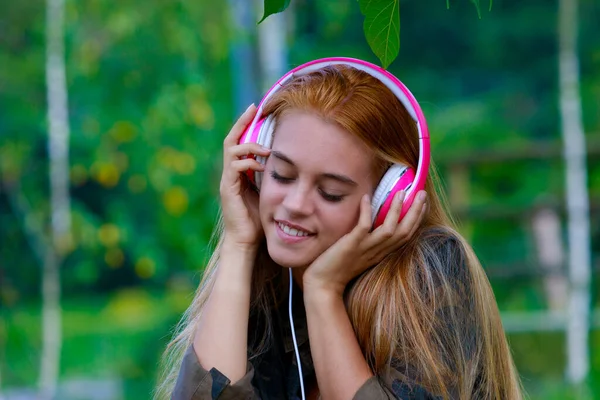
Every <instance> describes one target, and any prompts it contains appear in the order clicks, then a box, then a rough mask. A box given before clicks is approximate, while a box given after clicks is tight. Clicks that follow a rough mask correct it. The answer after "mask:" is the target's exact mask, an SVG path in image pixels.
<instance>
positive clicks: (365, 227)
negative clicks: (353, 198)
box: [351, 194, 372, 240]
mask: <svg viewBox="0 0 600 400" xmlns="http://www.w3.org/2000/svg"><path fill="white" fill-rule="evenodd" d="M371 225H372V222H371V200H370V196H369V195H367V194H365V195H364V196H363V197H362V198H361V199H360V211H359V216H358V223H357V224H356V227H354V229H353V230H352V232H351V234H352V236H353V238H354V239H355V240H362V239H363V238H364V237H365V236H366V235H368V234H369V232H370V231H371Z"/></svg>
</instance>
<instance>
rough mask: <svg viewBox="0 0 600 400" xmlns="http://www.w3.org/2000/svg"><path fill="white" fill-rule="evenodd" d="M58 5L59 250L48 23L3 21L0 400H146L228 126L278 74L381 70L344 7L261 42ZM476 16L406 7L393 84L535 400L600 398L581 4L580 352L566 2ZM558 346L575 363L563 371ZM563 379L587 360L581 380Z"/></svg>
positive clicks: (189, 270) (599, 41)
mask: <svg viewBox="0 0 600 400" xmlns="http://www.w3.org/2000/svg"><path fill="white" fill-rule="evenodd" d="M48 3H51V1H49V2H48ZM64 7H65V19H64V26H63V28H64V29H63V31H62V33H61V34H60V35H63V36H60V35H59V37H64V62H65V66H66V85H65V87H66V88H67V94H68V115H67V116H68V127H67V128H68V131H69V132H70V136H69V138H68V148H67V149H66V150H67V152H68V153H67V154H68V159H66V160H67V161H68V164H66V165H67V167H68V169H67V170H65V171H64V174H65V177H66V179H68V181H67V182H66V183H67V185H66V186H65V187H66V188H67V189H68V190H67V191H66V192H64V193H63V195H64V198H62V200H61V199H60V198H59V206H60V204H62V206H63V207H64V206H65V204H66V205H67V206H68V207H66V208H65V209H66V210H67V211H68V213H67V214H63V215H62V217H61V216H60V214H59V217H61V218H62V219H60V218H59V220H60V221H63V222H64V221H69V223H68V224H67V225H65V224H63V228H62V229H67V231H68V232H70V233H69V234H68V235H65V236H64V237H62V239H61V240H56V238H55V239H54V240H53V239H52V238H53V235H52V232H53V231H54V232H56V229H61V228H60V226H59V227H58V228H57V226H58V225H60V224H58V225H55V226H54V227H53V225H52V224H51V214H52V211H53V206H52V204H55V205H56V204H57V203H52V201H51V195H52V192H53V190H54V189H51V188H52V185H51V183H52V182H51V180H50V164H51V162H58V163H60V159H58V161H57V160H56V159H53V158H52V157H51V151H49V149H52V148H53V147H52V146H49V128H50V124H49V123H48V100H47V86H46V83H47V78H46V73H47V71H46V67H47V64H48V65H59V64H60V63H59V64H52V63H48V61H49V58H51V56H49V55H48V54H47V52H46V50H47V46H46V44H47V43H48V38H49V36H50V35H52V33H50V32H48V31H47V27H48V25H49V23H50V24H51V23H52V21H50V22H49V21H47V20H46V15H47V3H45V2H43V1H41V0H25V1H6V2H3V3H2V5H1V6H0V312H1V319H0V398H5V399H33V398H37V397H36V396H37V395H36V393H37V391H38V386H39V385H40V383H41V384H42V386H44V387H46V388H47V387H52V386H53V383H52V381H53V380H54V375H56V376H57V377H58V386H57V393H58V394H57V396H56V398H59V399H73V400H74V399H82V400H83V399H102V400H112V399H114V400H118V399H128V400H129V399H131V400H138V399H139V400H142V399H149V398H150V397H151V390H152V388H153V384H154V381H155V378H156V373H157V362H158V360H159V357H160V354H161V352H162V350H163V348H164V345H165V344H166V342H167V341H168V339H169V335H170V331H171V329H172V328H173V326H174V324H176V322H177V321H178V319H179V318H180V316H181V314H182V312H183V311H184V310H185V308H186V307H187V305H188V304H189V302H190V300H191V298H192V295H193V291H194V289H195V287H196V285H197V284H198V282H199V279H200V277H201V274H202V269H203V266H204V263H205V261H206V260H207V254H208V253H209V251H210V247H209V238H210V233H211V229H212V226H213V223H214V222H215V218H216V214H217V209H218V197H217V195H218V181H219V179H220V168H221V161H220V158H221V144H222V140H223V138H224V135H225V134H226V133H227V132H228V130H229V128H230V126H231V124H232V123H233V121H234V120H235V119H236V118H237V116H238V115H239V114H240V113H241V111H242V110H243V109H245V108H246V106H247V105H248V104H250V103H251V102H256V103H257V102H258V101H259V100H260V98H261V95H262V93H263V91H264V90H265V88H267V87H268V86H270V85H271V84H272V83H273V82H274V81H275V80H276V78H277V77H278V76H279V75H281V74H282V73H284V72H285V71H287V70H288V69H290V68H292V67H293V66H296V65H299V64H301V63H304V62H306V61H309V60H311V59H314V58H318V57H327V56H349V57H357V58H363V59H366V60H368V61H371V62H374V63H377V64H379V60H378V59H377V58H376V57H375V56H374V54H373V53H372V52H371V50H370V48H369V46H368V44H367V42H366V40H365V37H364V34H363V30H362V23H363V17H362V16H361V14H360V9H359V7H358V3H357V2H356V1H353V0H293V1H292V2H291V6H290V8H288V9H287V10H286V11H285V12H284V13H282V14H278V15H276V16H272V17H270V18H268V19H267V20H266V21H265V22H264V23H263V24H261V25H257V22H258V21H259V20H260V17H261V15H262V9H261V4H260V2H253V1H251V0H228V1H221V2H214V1H209V0H179V1H164V0H146V1H143V2H142V1H139V0H121V1H118V2H115V1H106V0H85V1H73V0H66V3H65V4H64ZM487 7H488V5H487V3H486V4H482V10H481V18H478V16H477V11H476V9H475V7H474V6H473V4H472V3H471V2H470V1H467V0H462V1H461V0H453V1H451V2H450V8H447V7H446V4H445V2H444V1H430V0H420V1H416V0H403V1H400V20H401V35H400V36H401V38H400V52H399V56H398V58H397V59H396V60H395V61H394V62H393V64H392V65H391V66H390V67H389V69H390V70H391V71H392V72H393V73H394V74H396V75H397V76H398V77H399V78H400V79H401V80H403V81H404V82H405V83H406V84H407V86H408V87H409V88H410V89H411V90H412V92H413V93H414V94H415V96H416V97H417V99H419V101H420V103H421V106H422V107H423V109H424V112H425V115H426V117H427V118H428V122H429V128H430V132H431V141H432V153H433V159H434V161H435V162H436V163H437V165H438V167H439V170H440V172H441V174H442V177H443V179H444V183H445V185H446V190H447V191H448V194H449V199H450V205H451V207H452V210H453V212H454V214H455V216H456V217H457V219H458V221H459V223H460V230H461V232H462V233H463V234H464V235H465V236H466V237H467V238H468V239H469V241H470V242H471V243H472V244H473V246H474V248H475V250H476V252H477V254H478V255H479V257H480V258H481V260H482V263H483V265H484V267H485V268H486V271H487V273H488V275H489V277H490V281H491V283H492V285H493V288H494V291H495V293H496V296H497V300H498V304H499V307H500V310H501V312H502V314H503V319H504V323H505V328H506V330H507V333H508V338H509V341H510V344H511V346H512V349H513V353H514V358H515V361H516V363H517V367H518V369H519V372H520V374H521V376H522V379H523V383H524V387H525V388H526V390H527V392H528V395H529V397H530V398H531V399H579V398H582V399H583V398H599V399H600V330H599V326H600V314H599V313H598V309H599V307H600V304H599V303H600V300H599V299H598V287H599V282H600V279H599V274H598V271H599V268H598V265H599V258H598V255H599V253H600V223H599V222H600V157H599V155H600V4H599V3H598V2H597V1H596V0H580V1H579V6H578V7H579V14H578V16H577V18H576V24H577V26H576V28H577V31H578V33H579V38H578V45H577V48H576V53H577V56H578V60H579V72H580V82H581V86H580V90H579V91H578V96H579V99H580V101H581V104H582V111H583V113H582V115H583V128H584V131H585V139H586V140H585V143H586V145H587V154H586V157H587V160H586V161H585V165H587V180H586V189H587V191H588V193H587V194H586V196H588V200H589V213H588V212H587V211H586V213H585V218H586V220H580V223H582V224H584V225H585V223H586V222H589V226H590V227H591V229H590V232H591V236H590V239H588V243H584V245H583V248H584V249H585V250H586V251H589V252H590V253H589V255H590V256H591V262H590V263H589V264H590V265H591V280H590V281H588V282H587V283H585V282H584V283H585V284H584V285H583V287H580V289H581V290H584V291H585V293H586V294H587V295H589V296H590V297H589V301H588V302H587V303H585V302H584V308H585V307H586V306H589V309H582V310H580V311H581V312H582V313H583V314H582V315H583V321H584V324H583V325H581V326H580V329H581V330H585V332H587V331H588V329H589V336H585V335H583V336H581V337H583V339H582V340H584V341H585V343H583V346H581V345H582V343H577V340H578V339H577V338H575V339H573V338H571V342H572V343H571V344H570V345H569V344H568V343H569V340H568V339H569V335H568V334H567V331H568V329H567V326H568V325H569V318H570V317H571V316H572V315H573V312H568V311H567V310H568V309H569V308H568V307H569V302H570V299H571V294H572V292H571V291H570V290H569V289H570V288H571V287H573V286H576V285H571V284H570V282H569V261H568V260H569V257H568V255H569V246H568V245H569V242H568V229H567V226H568V218H567V217H568V212H567V209H568V208H567V202H566V199H567V197H566V191H565V188H566V184H565V181H566V173H565V171H566V164H565V160H564V157H563V150H564V149H563V140H562V134H563V133H562V125H561V113H560V101H559V98H560V94H561V93H560V91H559V67H558V65H559V63H558V60H559V56H558V53H559V29H558V22H559V2H558V1H548V0H528V1H525V2H524V1H516V0H496V1H494V4H493V7H492V9H491V11H488V9H487ZM50 19H51V20H52V18H50ZM59 50H60V48H59ZM57 54H60V51H58V53H57ZM51 76H52V75H51ZM59 81H60V79H59ZM57 87H60V85H58V86H57ZM55 95H56V93H55ZM59 98H60V96H59ZM59 103H60V101H59ZM57 115H58V118H59V119H60V111H59V112H58V114H57ZM63 128H65V127H64V126H63ZM62 131H63V132H64V131H66V130H65V129H63V130H62ZM54 150H56V148H54ZM54 150H53V151H54ZM59 153H60V152H59ZM59 158H60V157H59ZM64 160H65V157H64V156H63V161H64ZM58 182H60V179H59V180H58ZM581 204H584V205H585V201H584V202H581ZM54 211H56V209H55V210H54ZM59 211H60V210H59ZM55 222H56V221H55ZM584 225H582V226H584ZM583 259H584V260H585V257H584V258H583ZM54 267H56V268H54ZM53 270H54V271H59V272H60V280H59V282H60V290H61V293H60V295H61V297H60V308H57V307H55V305H56V304H54V305H53V300H52V299H56V298H57V297H56V294H57V293H58V292H57V289H58V288H59V285H57V284H56V283H57V282H56V281H54V282H53V280H52V279H53V278H52V276H55V277H56V276H58V275H56V274H54V275H53V274H52V271H53ZM48 273H49V275H47V274H48ZM45 276H46V277H45ZM44 277H45V281H44ZM42 282H45V284H46V286H45V288H46V289H45V291H44V290H42V288H43V287H44V286H43V284H42ZM580 286H581V285H580ZM42 293H45V294H44V295H42ZM53 294H54V295H53ZM584 298H585V297H584ZM54 301H55V300H54ZM45 302H46V303H47V304H46V308H45V311H43V310H44V308H43V305H44V304H45ZM59 310H61V311H62V312H61V313H60V314H59V313H58V311H59ZM578 312H579V311H578ZM52 321H55V322H56V321H59V326H60V327H62V329H60V330H58V329H56V328H57V327H56V326H53V323H52ZM44 331H46V333H44ZM61 332H62V333H61ZM59 333H60V334H59ZM581 337H580V338H581ZM44 338H45V339H44ZM571 347H573V348H579V349H583V351H584V353H577V354H578V356H577V357H578V359H577V360H575V361H573V360H571V361H570V359H569V354H570V352H572V351H573V350H572V349H571ZM52 349H55V353H57V352H58V354H53V352H52ZM57 349H58V350H60V351H56V350H57ZM582 354H583V355H582ZM571 355H572V354H571ZM57 356H60V357H59V361H60V367H59V369H58V370H57V371H56V374H53V372H52V363H53V360H54V361H56V360H58V357H57ZM577 357H576V358H577ZM45 358H46V359H45ZM44 359H45V361H44ZM578 360H579V361H578ZM582 360H583V362H582V363H581V362H580V361H582ZM570 363H571V364H572V363H575V364H578V365H583V368H584V369H583V378H578V379H579V380H577V379H574V378H573V376H572V373H570V372H569V368H572V365H571V367H569V365H570ZM580 376H581V374H580ZM582 379H583V380H582ZM573 381H576V382H583V383H580V384H578V385H573V384H570V382H573ZM582 388H583V389H582ZM40 398H43V396H41V397H40Z"/></svg>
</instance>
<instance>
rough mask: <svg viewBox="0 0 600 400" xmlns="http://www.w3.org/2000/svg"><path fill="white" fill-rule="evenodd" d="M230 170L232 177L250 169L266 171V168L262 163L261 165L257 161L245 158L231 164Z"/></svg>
mask: <svg viewBox="0 0 600 400" xmlns="http://www.w3.org/2000/svg"><path fill="white" fill-rule="evenodd" d="M229 165H230V168H229V171H228V172H229V173H231V174H232V176H234V175H233V174H239V173H240V172H246V171H248V170H249V169H251V170H253V171H263V170H264V169H265V166H264V165H263V164H261V163H259V162H258V161H256V160H255V159H253V158H244V159H241V160H235V161H232V162H231V163H229Z"/></svg>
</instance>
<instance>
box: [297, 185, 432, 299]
mask: <svg viewBox="0 0 600 400" xmlns="http://www.w3.org/2000/svg"><path fill="white" fill-rule="evenodd" d="M404 196H405V194H404V192H400V193H397V194H396V195H395V197H394V200H393V202H392V206H391V207H390V210H389V212H388V214H387V216H386V218H385V221H384V223H383V224H382V225H380V226H379V227H377V228H376V229H375V230H373V231H372V232H371V226H372V224H371V204H370V201H369V196H368V195H365V196H363V198H362V200H361V204H360V216H359V220H358V224H357V225H356V227H355V228H354V229H353V230H352V231H350V233H348V234H346V235H344V236H342V237H341V238H340V239H339V240H338V241H337V242H336V243H334V244H333V245H332V246H331V247H330V248H329V249H327V250H325V252H323V254H321V255H320V256H319V257H317V259H316V260H315V261H313V263H312V264H311V265H310V266H309V267H308V269H307V270H306V271H305V272H304V275H303V278H302V281H303V290H304V293H305V295H307V294H308V293H310V292H311V291H319V292H323V291H324V292H327V293H330V294H335V295H339V296H341V295H343V293H344V289H345V288H346V285H347V284H348V282H350V280H352V278H354V277H356V276H358V275H359V274H361V273H362V272H364V271H366V270H367V269H368V268H369V267H371V266H373V265H375V264H377V263H378V262H380V261H381V260H382V259H383V258H384V257H385V256H386V255H388V254H390V253H391V252H393V251H396V250H398V249H399V248H400V247H402V245H403V244H404V243H406V242H407V241H408V240H409V239H410V238H411V237H412V235H413V234H414V232H415V231H416V229H417V227H418V226H419V225H420V224H421V221H422V220H423V216H424V215H425V210H426V208H427V206H426V193H425V191H421V192H419V193H418V194H417V196H415V200H414V201H413V204H412V205H411V207H410V209H409V210H408V212H407V213H406V215H405V216H404V218H402V220H401V221H400V222H399V223H398V218H399V217H400V211H401V210H402V203H403V201H404Z"/></svg>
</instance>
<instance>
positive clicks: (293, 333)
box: [288, 268, 306, 400]
mask: <svg viewBox="0 0 600 400" xmlns="http://www.w3.org/2000/svg"><path fill="white" fill-rule="evenodd" d="M289 270H290V299H289V303H288V312H289V316H290V326H291V327H292V339H293V340H294V351H295V352H296V363H297V364H298V375H299V378H300V391H301V392H302V400H306V397H305V396H304V380H303V379H302V365H301V364H300V353H299V351H298V342H296V329H295V328H294V319H293V318H292V287H293V286H294V284H293V282H294V278H293V277H292V269H291V268H290V269H289Z"/></svg>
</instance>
